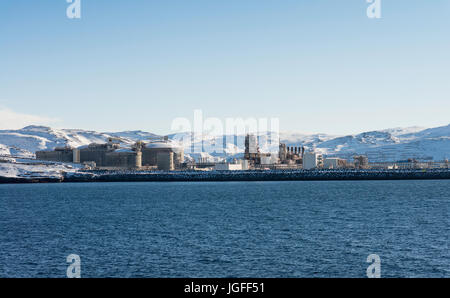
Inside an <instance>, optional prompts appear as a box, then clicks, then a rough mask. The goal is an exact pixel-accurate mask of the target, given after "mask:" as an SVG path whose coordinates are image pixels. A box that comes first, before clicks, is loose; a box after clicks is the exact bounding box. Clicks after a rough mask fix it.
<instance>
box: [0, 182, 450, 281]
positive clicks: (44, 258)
mask: <svg viewBox="0 0 450 298" xmlns="http://www.w3.org/2000/svg"><path fill="white" fill-rule="evenodd" d="M449 237H450V180H433V181H335V182H329V181H318V182H225V183H212V182H211V183H207V182H205V183H193V182H186V183H185V182H180V183H151V182H150V183H86V184H85V183H80V184H70V183H67V184H65V183H63V184H26V185H18V184H16V185H0V277H66V271H67V266H68V265H70V264H69V263H67V260H66V258H67V256H68V255H70V254H77V255H79V256H80V258H81V276H82V277H362V278H364V277H366V270H367V267H368V266H369V265H370V263H367V257H368V256H369V255H370V254H377V255H379V256H380V258H381V276H382V277H450V251H449V241H450V238H449Z"/></svg>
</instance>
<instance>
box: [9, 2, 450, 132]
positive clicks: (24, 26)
mask: <svg viewBox="0 0 450 298" xmlns="http://www.w3.org/2000/svg"><path fill="white" fill-rule="evenodd" d="M68 5H69V4H68V3H67V2H66V0H39V1H37V0H2V1H0V129H6V128H19V127H22V126H25V125H29V124H38V125H49V126H52V127H58V128H80V129H89V130H97V131H124V130H144V131H150V132H154V133H159V134H167V133H170V132H171V130H170V129H171V123H172V121H173V120H174V119H175V118H178V117H185V118H188V119H192V120H193V115H194V110H198V109H200V110H202V112H203V115H204V117H205V118H207V117H218V118H219V119H225V118H230V117H231V118H248V117H252V118H257V119H258V118H273V117H276V118H278V119H279V122H280V129H281V130H282V131H291V132H301V133H329V134H352V133H358V132H362V131H370V130H378V129H385V128H392V127H408V126H423V127H435V126H442V125H448V124H449V123H450V121H449V118H450V117H449V114H450V58H449V53H450V0H433V1H423V0H381V9H382V10H381V16H382V17H381V18H380V19H369V18H368V17H367V14H366V10H367V7H368V6H369V5H370V4H368V3H367V2H366V0H345V1H344V0H343V1H336V0H328V1H324V0H315V1H311V0H277V1H273V0H164V1H163V0H159V1H153V0H134V1H129V0H81V18H80V19H69V18H67V16H66V8H67V7H68ZM224 121H225V120H224Z"/></svg>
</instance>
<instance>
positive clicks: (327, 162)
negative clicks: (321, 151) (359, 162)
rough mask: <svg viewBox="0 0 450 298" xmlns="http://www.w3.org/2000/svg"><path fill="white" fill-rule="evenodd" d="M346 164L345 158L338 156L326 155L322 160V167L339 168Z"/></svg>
mask: <svg viewBox="0 0 450 298" xmlns="http://www.w3.org/2000/svg"><path fill="white" fill-rule="evenodd" d="M346 166H347V162H346V160H345V159H342V158H338V157H327V158H325V159H324V160H323V167H324V169H341V168H345V167H346Z"/></svg>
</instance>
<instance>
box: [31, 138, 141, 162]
mask: <svg viewBox="0 0 450 298" xmlns="http://www.w3.org/2000/svg"><path fill="white" fill-rule="evenodd" d="M36 159H38V160H46V161H54V162H71V163H91V164H95V165H96V167H97V168H102V169H116V168H118V169H139V168H141V166H142V152H141V151H140V150H139V148H133V149H120V145H119V143H118V142H117V141H115V140H114V139H112V138H110V139H109V140H108V143H106V144H95V143H93V144H90V145H88V146H82V147H80V148H70V147H65V148H55V149H54V150H53V151H37V152H36Z"/></svg>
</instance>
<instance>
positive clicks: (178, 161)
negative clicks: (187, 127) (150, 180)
mask: <svg viewBox="0 0 450 298" xmlns="http://www.w3.org/2000/svg"><path fill="white" fill-rule="evenodd" d="M141 151H142V166H144V167H149V166H150V167H151V166H158V153H166V154H165V155H164V154H160V158H163V159H165V161H167V158H168V153H172V154H173V157H172V159H173V168H179V167H181V166H182V164H183V163H184V149H183V147H181V146H179V145H178V144H176V143H174V142H172V141H170V140H168V138H167V137H166V138H164V139H163V140H159V141H153V142H150V143H148V144H143V146H142V147H141Z"/></svg>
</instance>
